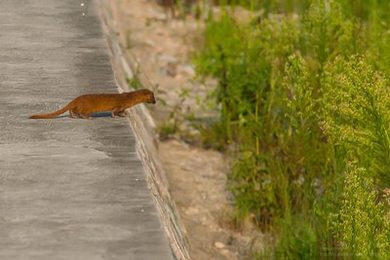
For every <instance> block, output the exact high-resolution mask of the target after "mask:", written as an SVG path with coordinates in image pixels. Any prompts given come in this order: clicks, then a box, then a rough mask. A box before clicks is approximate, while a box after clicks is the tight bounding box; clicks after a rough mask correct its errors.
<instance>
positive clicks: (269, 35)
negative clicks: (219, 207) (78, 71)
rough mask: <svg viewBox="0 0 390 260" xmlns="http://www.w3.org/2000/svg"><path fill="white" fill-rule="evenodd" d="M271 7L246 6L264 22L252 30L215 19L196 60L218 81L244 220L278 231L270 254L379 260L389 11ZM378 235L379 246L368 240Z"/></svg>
mask: <svg viewBox="0 0 390 260" xmlns="http://www.w3.org/2000/svg"><path fill="white" fill-rule="evenodd" d="M238 2H240V1H236V2H235V3H238ZM244 2H245V3H244ZM265 2H266V1H264V2H263V1H260V2H258V3H259V4H258V5H255V6H254V5H251V7H252V8H253V10H254V9H256V8H264V15H263V16H261V17H255V16H254V19H253V21H251V22H250V23H248V24H242V23H239V22H237V21H236V20H235V19H234V18H232V17H231V16H230V15H229V9H228V8H227V9H226V10H227V11H226V10H225V11H223V14H222V16H221V17H220V18H218V20H210V21H209V22H208V23H207V26H206V30H205V42H204V46H203V47H202V50H201V51H200V53H199V54H198V55H197V57H196V64H197V69H198V72H199V73H200V74H202V75H209V76H213V77H215V78H217V79H218V81H219V85H218V87H217V89H216V91H215V93H214V97H215V98H216V100H217V103H218V105H219V107H218V109H219V111H220V118H219V120H217V122H216V124H215V125H214V128H212V129H214V130H215V133H214V135H211V136H215V137H217V138H215V140H214V142H216V143H217V145H214V146H216V147H225V148H226V147H234V148H235V149H234V157H235V158H234V159H235V160H234V163H233V165H232V172H231V174H230V175H229V189H230V190H231V191H232V193H233V195H234V199H235V205H236V208H237V220H238V221H239V220H241V219H242V218H245V217H246V216H248V215H249V214H250V215H251V216H254V219H255V221H256V223H257V224H258V225H259V226H260V227H262V228H264V229H265V230H272V231H273V232H275V233H277V234H278V235H279V238H280V240H279V243H276V246H275V254H271V255H273V256H275V258H277V255H280V256H283V257H287V258H288V259H313V258H321V257H324V258H326V257H342V254H343V253H344V252H346V253H349V254H354V255H356V256H358V255H362V256H365V257H366V258H369V257H370V256H372V257H374V258H375V257H377V258H378V257H379V258H380V257H381V256H382V255H384V253H387V252H389V251H388V248H389V244H390V242H389V241H390V239H387V240H386V239H384V237H385V236H388V235H389V233H388V232H387V231H385V230H387V229H388V221H387V222H386V219H385V217H384V216H386V214H387V211H388V208H389V207H388V206H387V205H385V204H382V202H381V199H380V196H379V194H380V189H383V188H385V187H389V186H390V173H389V171H390V170H389V169H390V139H389V134H390V133H389V131H390V129H389V128H390V91H389V85H388V82H389V77H388V74H387V73H388V72H389V66H390V63H389V62H388V60H387V59H388V57H389V53H384V52H385V51H386V50H389V44H387V43H388V39H389V35H390V34H389V33H388V26H387V29H386V25H388V24H389V23H388V21H389V18H388V17H390V16H389V15H388V13H390V10H389V7H390V5H389V4H388V3H384V2H382V1H376V0H373V1H362V0H358V1H352V0H339V1H325V0H312V1H309V2H310V4H304V5H300V6H299V7H298V4H297V3H296V2H295V1H288V2H289V3H290V4H291V5H292V6H290V7H287V8H286V6H287V5H288V4H287V5H285V3H286V2H284V3H281V1H272V0H269V1H267V3H268V4H266V3H265ZM241 3H242V4H243V5H244V6H248V1H242V2H241ZM251 3H252V2H251ZM275 10H278V11H283V12H286V13H282V14H280V13H279V14H276V15H275V14H272V13H271V12H272V11H275ZM291 11H294V12H295V13H289V12H291ZM381 57H383V59H381ZM209 142H210V139H209ZM351 158H352V159H353V161H354V162H355V163H354V164H348V162H349V161H351ZM361 174H362V175H361ZM363 175H364V176H363ZM364 182H367V185H366V184H365V185H363V184H362V183H364ZM352 193H353V194H352ZM363 198H364V199H363ZM362 199H363V200H362ZM361 201H363V202H364V204H366V205H367V206H368V207H367V208H363V207H362V205H363V204H361ZM358 212H359V214H363V215H362V216H364V218H365V219H367V218H370V221H368V222H367V221H364V223H363V222H361V221H360V220H359V219H357V218H356V217H355V216H354V214H355V213H358ZM371 220H372V221H371ZM355 224H356V225H357V226H356V227H359V228H355V227H354V225H355ZM373 230H375V231H378V232H380V234H382V235H381V236H382V238H381V239H380V240H377V242H372V241H370V243H363V242H362V241H363V238H364V237H365V236H367V235H370V234H373ZM387 238H389V237H387ZM354 239H356V241H355V240H354ZM359 241H360V242H359ZM375 241H376V240H375ZM357 248H359V249H357ZM386 248H387V249H386ZM340 250H341V251H340ZM386 250H387V251H386Z"/></svg>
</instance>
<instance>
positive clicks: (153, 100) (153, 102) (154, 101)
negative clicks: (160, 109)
mask: <svg viewBox="0 0 390 260" xmlns="http://www.w3.org/2000/svg"><path fill="white" fill-rule="evenodd" d="M150 103H152V104H156V99H155V98H154V96H152V98H151V100H150Z"/></svg>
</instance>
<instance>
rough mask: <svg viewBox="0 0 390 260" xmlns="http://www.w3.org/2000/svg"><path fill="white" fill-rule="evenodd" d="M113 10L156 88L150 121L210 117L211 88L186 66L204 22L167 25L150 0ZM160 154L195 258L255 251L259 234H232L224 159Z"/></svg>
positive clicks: (185, 149)
mask: <svg viewBox="0 0 390 260" xmlns="http://www.w3.org/2000/svg"><path fill="white" fill-rule="evenodd" d="M112 9H113V18H114V22H115V24H116V28H117V34H118V35H119V37H120V40H121V44H122V45H123V46H125V47H126V48H127V50H128V51H129V52H131V54H132V55H133V56H134V57H135V58H136V59H137V60H138V62H139V63H140V69H141V70H143V72H144V73H145V74H146V75H147V76H148V78H149V81H150V82H151V84H152V85H158V99H159V102H158V104H157V106H156V107H155V108H154V109H153V110H152V115H153V117H154V119H155V120H156V123H157V124H158V125H161V124H163V123H166V122H167V120H168V119H169V117H170V115H171V114H172V111H174V112H175V113H178V114H183V113H188V112H193V113H194V114H196V115H197V116H199V115H202V116H210V115H212V114H213V113H212V112H209V111H205V110H203V109H202V103H203V102H204V99H205V97H206V95H207V93H208V92H209V91H210V88H211V87H210V85H209V84H202V83H200V82H198V81H196V80H194V76H195V71H194V67H193V65H191V63H190V59H191V53H193V51H194V48H195V47H196V46H197V45H198V43H199V37H200V35H201V31H202V29H203V27H204V26H203V23H202V22H199V21H197V20H195V19H194V18H193V17H191V16H187V17H186V18H185V19H180V20H179V19H177V20H176V19H167V17H168V16H169V13H167V12H165V11H164V9H163V8H161V7H160V6H158V5H157V4H156V3H155V2H154V1H150V0H122V1H115V3H114V1H113V2H112ZM178 110H179V111H178ZM176 116H177V115H176ZM184 124H185V122H184ZM159 153H160V158H161V161H162V164H163V166H164V168H165V170H166V174H167V179H168V181H169V187H170V192H171V195H172V198H173V199H174V200H175V202H176V204H177V206H178V208H179V212H180V215H181V218H182V220H183V224H184V226H185V228H186V232H187V235H188V239H189V243H190V254H191V256H192V258H193V259H243V258H245V257H246V256H248V252H249V251H251V249H252V248H253V247H255V248H260V247H261V245H262V243H261V238H262V236H261V234H260V233H259V232H258V231H256V229H255V228H253V227H252V226H251V225H250V224H249V225H247V228H246V229H244V230H241V232H238V231H237V230H234V229H233V228H232V225H231V219H232V218H231V216H232V214H233V213H232V212H233V207H232V205H231V201H230V200H229V194H228V192H227V191H226V173H227V172H228V166H227V165H228V163H227V162H226V161H225V159H224V157H223V155H222V154H220V153H218V152H216V151H211V150H205V149H202V148H199V147H194V146H190V145H188V144H185V143H184V142H182V141H180V140H167V141H163V142H160V144H159Z"/></svg>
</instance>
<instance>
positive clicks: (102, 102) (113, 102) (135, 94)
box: [30, 89, 156, 119]
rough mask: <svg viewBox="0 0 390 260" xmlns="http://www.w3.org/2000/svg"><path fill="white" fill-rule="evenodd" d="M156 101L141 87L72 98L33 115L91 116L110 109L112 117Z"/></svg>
mask: <svg viewBox="0 0 390 260" xmlns="http://www.w3.org/2000/svg"><path fill="white" fill-rule="evenodd" d="M143 102H146V103H153V104H154V103H156V100H155V98H154V94H153V92H152V91H150V90H148V89H140V90H136V91H132V92H127V93H122V94H89V95H82V96H79V97H77V98H75V99H74V100H72V101H71V102H70V103H69V104H67V105H66V106H65V107H63V108H61V109H59V110H57V111H54V112H52V113H48V114H39V115H32V116H30V118H32V119H48V118H55V117H57V116H58V115H60V114H62V113H65V112H66V111H69V114H70V117H79V118H89V117H90V116H91V114H92V113H96V112H107V111H110V112H111V115H112V117H114V116H116V115H121V114H123V113H124V110H125V109H127V108H129V107H132V106H134V105H137V104H139V103H143Z"/></svg>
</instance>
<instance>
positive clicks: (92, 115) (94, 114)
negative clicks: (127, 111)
mask: <svg viewBox="0 0 390 260" xmlns="http://www.w3.org/2000/svg"><path fill="white" fill-rule="evenodd" d="M99 117H103V118H104V117H112V116H111V112H98V113H92V114H91V118H99ZM59 118H70V116H69V114H65V115H60V116H57V117H55V118H53V119H59ZM76 119H77V118H76Z"/></svg>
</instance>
